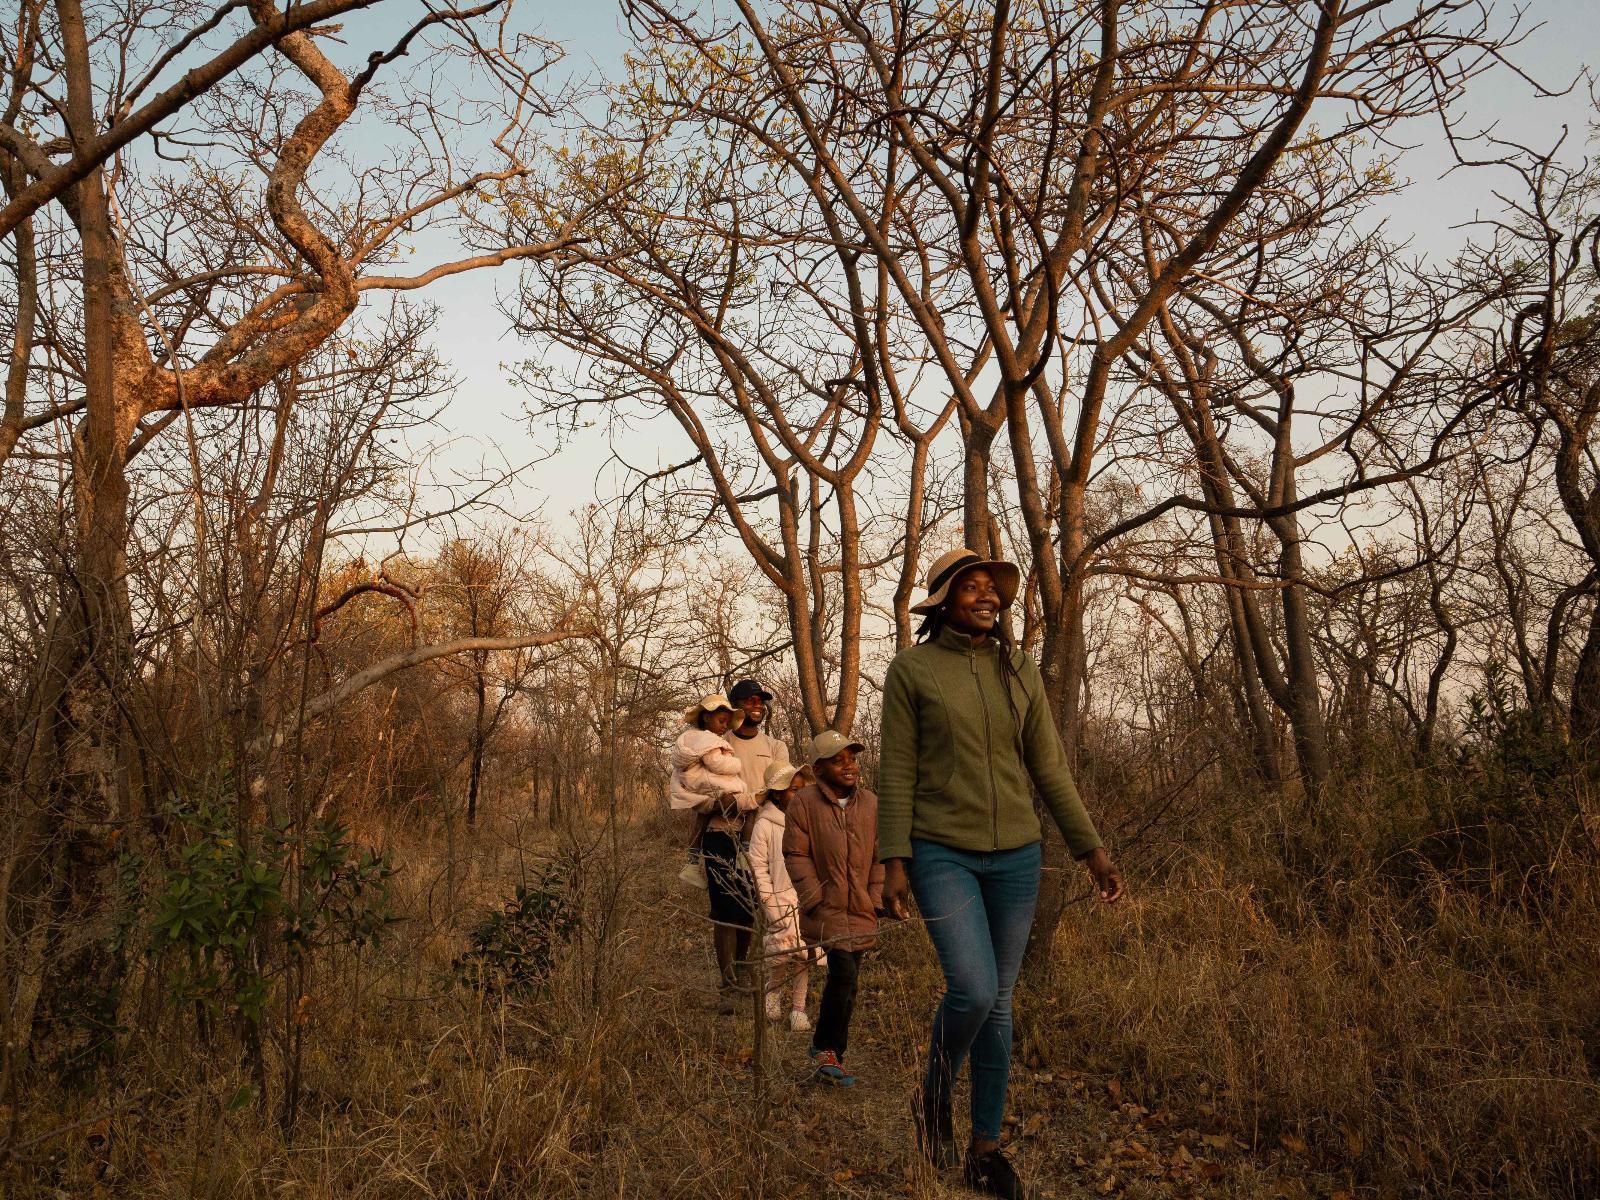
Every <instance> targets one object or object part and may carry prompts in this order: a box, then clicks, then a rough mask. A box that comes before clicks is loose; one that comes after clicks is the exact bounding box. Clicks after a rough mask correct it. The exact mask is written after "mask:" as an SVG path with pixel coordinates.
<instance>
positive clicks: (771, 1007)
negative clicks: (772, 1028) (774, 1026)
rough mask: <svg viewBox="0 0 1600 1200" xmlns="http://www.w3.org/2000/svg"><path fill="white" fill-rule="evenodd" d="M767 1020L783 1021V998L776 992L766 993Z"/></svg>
mask: <svg viewBox="0 0 1600 1200" xmlns="http://www.w3.org/2000/svg"><path fill="white" fill-rule="evenodd" d="M767 1020H769V1021H781V1020H783V998H782V997H781V996H779V995H778V993H777V992H768V993H767Z"/></svg>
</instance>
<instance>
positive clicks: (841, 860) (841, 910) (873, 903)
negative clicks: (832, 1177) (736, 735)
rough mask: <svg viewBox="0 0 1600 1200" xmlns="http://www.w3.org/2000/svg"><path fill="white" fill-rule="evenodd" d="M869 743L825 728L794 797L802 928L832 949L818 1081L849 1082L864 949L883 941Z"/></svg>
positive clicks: (816, 1056)
mask: <svg viewBox="0 0 1600 1200" xmlns="http://www.w3.org/2000/svg"><path fill="white" fill-rule="evenodd" d="M862 749H863V747H862V745H861V743H860V742H853V741H851V740H850V739H849V738H847V737H846V736H845V735H844V734H842V733H838V732H836V731H834V730H831V729H829V730H824V731H823V732H822V733H820V734H818V735H817V736H816V737H815V738H814V739H813V740H812V743H811V755H810V758H811V765H812V769H813V770H814V771H815V772H816V776H817V781H816V783H814V784H812V785H811V786H810V787H807V788H803V789H802V790H801V791H800V792H799V793H798V794H797V795H796V796H795V798H794V799H793V800H792V801H790V804H789V811H788V814H787V816H788V821H787V824H786V826H785V828H784V834H783V858H784V862H785V863H786V864H787V865H788V868H789V878H790V879H791V880H793V882H794V888H795V892H796V894H797V895H798V897H799V901H800V928H801V932H802V933H803V934H804V935H805V938H806V940H807V941H815V942H820V943H821V945H822V948H823V950H824V951H825V952H826V954H827V956H828V981H827V983H826V984H825V985H824V987H823V989H822V1010H821V1012H820V1013H819V1014H818V1017H817V1028H816V1032H815V1033H814V1034H813V1035H812V1038H811V1059H812V1061H813V1062H814V1063H815V1064H816V1068H817V1070H816V1078H817V1081H818V1082H819V1083H827V1084H831V1085H833V1086H835V1087H850V1086H851V1085H852V1084H854V1083H855V1081H856V1078H855V1076H854V1075H851V1074H849V1073H847V1072H846V1071H845V1069H844V1052H845V1047H846V1044H847V1042H848V1040H849V1035H850V1014H851V1012H852V1011H853V1010H854V1008H855V1002H856V981H857V978H858V976H859V974H860V970H861V955H862V953H863V952H864V951H866V950H870V949H871V948H872V947H873V945H874V944H875V943H876V941H877V931H878V915H877V914H878V910H879V909H880V908H881V907H882V904H883V864H882V863H880V862H879V861H878V798H877V796H875V795H873V793H872V792H870V791H868V790H867V789H866V788H864V787H861V786H859V780H860V778H861V768H860V766H859V765H858V764H857V762H856V755H857V754H859V753H861V751H862Z"/></svg>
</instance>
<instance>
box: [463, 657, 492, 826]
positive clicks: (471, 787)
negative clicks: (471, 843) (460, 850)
mask: <svg viewBox="0 0 1600 1200" xmlns="http://www.w3.org/2000/svg"><path fill="white" fill-rule="evenodd" d="M473 681H474V683H475V685H476V690H477V698H478V709H477V715H476V718H475V719H474V720H473V722H472V766H471V768H470V769H469V772H468V775H467V825H468V827H471V825H472V824H473V823H474V822H475V821H477V819H478V788H479V786H480V784H481V783H482V781H483V743H484V736H483V734H484V730H483V712H484V708H485V707H486V706H487V703H488V688H487V687H486V686H485V684H484V680H483V670H482V668H481V667H480V668H479V669H478V670H477V671H476V672H475V673H474V675H473Z"/></svg>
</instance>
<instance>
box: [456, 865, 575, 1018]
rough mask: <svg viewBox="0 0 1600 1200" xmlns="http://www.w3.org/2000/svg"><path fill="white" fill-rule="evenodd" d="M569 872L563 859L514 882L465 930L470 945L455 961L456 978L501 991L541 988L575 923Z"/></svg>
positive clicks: (523, 990)
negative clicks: (508, 893) (502, 899)
mask: <svg viewBox="0 0 1600 1200" xmlns="http://www.w3.org/2000/svg"><path fill="white" fill-rule="evenodd" d="M570 876H571V864H570V863H569V862H567V861H565V860H562V859H558V860H556V861H554V862H551V863H548V864H546V865H545V867H544V869H543V870H542V871H541V872H540V873H539V876H538V879H537V880H536V881H535V882H534V883H532V884H531V885H530V884H528V883H519V884H517V887H516V891H515V893H514V894H513V895H512V897H511V899H510V900H508V901H506V902H505V903H504V904H503V905H501V907H499V908H496V909H490V910H489V911H487V912H486V913H484V914H483V916H482V918H481V919H480V920H479V921H478V923H477V924H476V925H474V926H473V928H472V930H471V932H470V933H469V934H468V940H469V942H470V944H471V946H470V949H468V950H467V951H466V952H465V953H463V954H462V955H460V957H458V958H457V959H456V960H455V963H454V968H455V975H456V978H457V979H459V980H461V981H462V982H463V983H468V984H473V985H476V986H479V987H494V988H498V989H501V990H504V991H507V992H530V991H535V990H537V989H538V988H540V987H542V986H543V985H544V983H545V982H546V980H548V979H549V977H550V971H551V969H552V968H553V967H554V966H555V962H556V955H557V952H558V951H559V950H560V948H561V947H562V946H563V945H565V944H566V943H567V942H569V941H571V940H572V935H573V933H574V932H576V931H577V928H578V907H577V903H576V901H575V899H574V897H573V895H572V890H571V887H570Z"/></svg>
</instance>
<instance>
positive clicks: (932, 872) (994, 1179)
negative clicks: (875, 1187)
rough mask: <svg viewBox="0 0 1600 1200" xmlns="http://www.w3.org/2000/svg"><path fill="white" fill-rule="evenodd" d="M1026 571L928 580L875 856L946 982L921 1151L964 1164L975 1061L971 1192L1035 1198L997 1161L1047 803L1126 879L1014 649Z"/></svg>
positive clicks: (974, 567) (1104, 890)
mask: <svg viewBox="0 0 1600 1200" xmlns="http://www.w3.org/2000/svg"><path fill="white" fill-rule="evenodd" d="M1018 582H1019V580H1018V571H1017V568H1016V567H1015V566H1014V565H1013V564H1011V563H1006V562H996V561H991V560H986V559H984V558H983V557H982V556H981V555H979V554H978V553H976V552H975V551H973V550H957V551H952V552H951V553H950V554H946V555H944V556H943V557H942V558H940V559H939V560H938V561H937V562H935V563H934V564H933V566H932V568H931V569H930V570H929V572H928V593H929V594H928V597H927V599H925V600H924V601H922V602H921V603H920V604H918V605H916V607H915V609H914V610H913V611H916V612H920V613H923V614H924V615H925V621H924V624H923V627H922V631H921V640H920V641H919V643H918V644H917V645H915V646H912V647H911V648H910V649H908V650H905V651H903V652H901V653H900V654H898V655H896V656H895V659H894V661H893V662H892V663H891V664H890V665H889V672H888V675H887V676H886V677H885V679H884V685H883V739H882V743H881V745H882V749H881V751H880V757H879V764H878V857H879V858H880V859H881V860H882V861H883V863H884V868H885V872H884V889H883V903H884V908H885V910H886V911H887V912H888V914H889V915H890V916H892V917H897V918H901V919H903V918H905V917H906V916H907V915H908V912H907V907H906V895H907V892H908V891H909V892H911V893H914V894H915V896H916V899H917V907H918V909H919V910H920V911H921V914H922V917H923V919H924V921H925V922H926V923H927V929H928V935H929V937H931V938H932V940H933V944H934V949H935V950H936V951H937V952H938V955H939V964H940V966H941V967H943V968H944V975H945V985H946V988H945V994H944V999H943V1000H942V1001H941V1002H940V1005H939V1011H938V1015H937V1016H936V1017H935V1018H934V1023H933V1037H932V1044H931V1045H930V1047H929V1050H928V1069H927V1076H926V1078H925V1079H924V1081H923V1085H922V1088H921V1090H920V1091H919V1092H918V1094H917V1096H916V1099H915V1102H914V1105H913V1108H914V1115H915V1117H916V1125H917V1137H918V1141H919V1142H920V1143H921V1145H922V1149H923V1152H924V1153H925V1154H926V1155H927V1156H928V1158H929V1159H930V1160H931V1161H933V1163H934V1164H935V1165H937V1166H940V1167H950V1166H954V1165H956V1161H957V1152H956V1147H955V1141H954V1132H953V1129H952V1124H953V1123H952V1120H951V1113H950V1090H951V1084H952V1082H953V1080H954V1077H955V1075H956V1074H957V1073H959V1071H960V1070H961V1064H962V1063H963V1062H964V1061H966V1060H967V1059H969V1058H970V1059H971V1062H972V1142H971V1145H970V1147H969V1148H968V1150H967V1153H966V1155H965V1158H964V1160H963V1166H964V1172H965V1175H966V1181H967V1183H968V1184H969V1185H970V1186H972V1187H974V1188H976V1189H977V1190H979V1191H981V1192H986V1193H988V1194H990V1195H995V1196H1004V1197H1008V1198H1017V1197H1021V1196H1023V1195H1024V1191H1023V1187H1022V1183H1021V1181H1020V1180H1019V1179H1018V1178H1017V1175H1016V1172H1015V1171H1013V1170H1012V1168H1011V1164H1010V1163H1009V1162H1008V1161H1007V1160H1006V1158H1005V1155H1004V1154H1002V1153H1001V1151H1000V1125H1001V1121H1002V1119H1003V1118H1004V1115H1005V1100H1006V1088H1007V1086H1008V1084H1009V1081H1010V1073H1011V991H1012V988H1013V986H1014V985H1015V984H1016V980H1017V972H1018V971H1019V970H1020V969H1021V966H1022V954H1023V951H1024V950H1025V949H1026V947H1027V944H1028V932H1029V930H1030V928H1031V927H1032V925H1033V912H1034V907H1035V904H1036V902H1037V900H1038V895H1039V869H1040V839H1041V836H1042V830H1041V829H1040V825H1039V818H1038V817H1037V815H1035V812H1034V807H1033V794H1034V792H1035V790H1037V792H1038V794H1039V796H1040V797H1041V798H1042V799H1043V801H1044V804H1045V807H1046V808H1047V809H1048V810H1049V811H1050V815H1051V817H1052V818H1053V819H1054V820H1055V823H1056V825H1057V826H1058V827H1059V828H1060V830H1061V833H1062V836H1063V837H1064V838H1065V839H1066V843H1067V847H1068V849H1070V850H1071V851H1072V853H1073V855H1074V856H1076V857H1077V858H1079V859H1081V860H1083V862H1084V865H1085V866H1086V867H1087V868H1088V870H1089V872H1090V874H1092V875H1093V876H1094V880H1095V884H1096V886H1097V887H1098V889H1099V893H1100V899H1101V900H1102V901H1104V902H1106V903H1108V904H1109V903H1112V902H1114V901H1116V900H1118V899H1120V898H1121V896H1122V876H1121V874H1120V873H1119V872H1118V870H1117V868H1116V866H1115V865H1113V863H1112V861H1111V858H1110V856H1109V855H1108V854H1107V853H1106V851H1105V847H1104V846H1102V845H1101V843H1100V837H1099V835H1098V834H1097V833H1096V832H1095V828H1094V823H1093V822H1092V821H1091V820H1090V819H1089V815H1088V813H1086V812H1085V811H1084V808H1083V801H1082V800H1080V799H1079V797H1078V789H1077V787H1076V786H1075V785H1074V784H1073V782H1072V773H1071V771H1070V770H1069V769H1068V766H1067V760H1066V755H1065V753H1064V752H1063V750H1062V747H1061V740H1060V738H1059V737H1058V736H1057V734H1056V728H1055V723H1054V722H1053V720H1052V719H1051V716H1050V705H1049V702H1048V701H1047V700H1046V698H1045V694H1044V681H1043V679H1042V677H1041V676H1040V674H1039V668H1038V667H1036V666H1035V665H1034V663H1033V661H1032V660H1031V659H1029V658H1028V656H1027V655H1026V654H1023V653H1022V652H1021V651H1020V650H1017V649H1015V648H1014V647H1012V645H1011V644H1010V642H1009V640H1008V639H1007V637H1006V633H1005V630H1004V627H1003V626H1002V625H1001V623H1000V615H1001V613H1002V612H1003V611H1004V609H1005V608H1006V607H1008V606H1009V605H1010V603H1011V601H1012V600H1013V599H1014V598H1015V597H1016V594H1017V586H1018Z"/></svg>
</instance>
